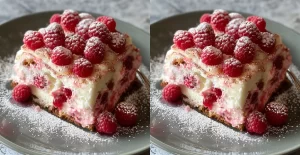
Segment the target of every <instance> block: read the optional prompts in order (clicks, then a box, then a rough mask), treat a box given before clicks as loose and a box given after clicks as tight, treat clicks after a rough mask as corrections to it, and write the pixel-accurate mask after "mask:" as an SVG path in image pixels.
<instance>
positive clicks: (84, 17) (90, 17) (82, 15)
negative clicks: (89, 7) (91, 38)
mask: <svg viewBox="0 0 300 155" xmlns="http://www.w3.org/2000/svg"><path fill="white" fill-rule="evenodd" d="M79 17H80V18H81V20H84V19H92V20H95V18H94V17H93V16H92V15H91V14H88V13H84V12H83V13H80V14H79Z"/></svg>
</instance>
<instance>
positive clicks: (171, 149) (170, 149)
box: [150, 10, 300, 155]
mask: <svg viewBox="0 0 300 155" xmlns="http://www.w3.org/2000/svg"><path fill="white" fill-rule="evenodd" d="M213 11H214V10H195V11H189V12H184V13H179V14H175V15H172V16H168V17H165V18H162V19H160V20H157V21H155V22H153V23H151V24H150V32H151V27H152V26H156V25H157V24H161V23H163V22H166V21H167V20H170V19H172V18H177V17H178V16H187V15H189V14H195V13H199V14H204V13H207V12H213ZM226 11H228V12H236V13H240V14H244V15H247V16H251V15H254V14H251V13H247V12H242V11H234V10H226ZM261 17H263V18H265V19H267V20H269V21H272V22H274V23H276V24H278V25H280V26H282V27H284V28H285V29H289V30H291V31H293V32H294V33H295V34H296V35H298V36H299V38H300V32H297V31H296V30H294V29H292V28H289V27H287V26H285V25H283V24H281V23H279V22H277V21H274V20H271V19H269V18H266V17H264V16H261ZM199 18H200V16H199ZM150 49H151V44H150ZM150 59H152V58H151V55H150ZM297 67H298V66H297ZM150 74H151V71H150ZM150 104H151V102H150ZM150 115H151V111H150ZM150 119H151V117H150ZM150 122H151V120H150ZM150 128H151V127H150ZM299 134H300V133H299ZM150 144H154V145H155V146H157V147H158V148H161V149H164V150H166V151H168V152H172V153H180V154H186V155H188V154H199V153H204V152H191V151H188V150H183V149H178V148H175V147H173V146H170V145H169V144H166V143H164V142H162V141H160V140H158V139H157V138H155V137H154V136H152V134H151V132H150ZM160 144H161V145H160ZM163 146H164V147H163ZM299 148H300V143H299V144H298V145H295V146H294V147H290V148H288V149H286V150H282V151H281V152H275V154H286V153H291V152H293V151H296V150H297V149H299ZM174 151H175V152H174ZM219 153H224V152H219Z"/></svg>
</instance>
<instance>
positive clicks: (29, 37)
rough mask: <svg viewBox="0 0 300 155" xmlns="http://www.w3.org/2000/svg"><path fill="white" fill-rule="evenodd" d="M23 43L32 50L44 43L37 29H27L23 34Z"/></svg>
mask: <svg viewBox="0 0 300 155" xmlns="http://www.w3.org/2000/svg"><path fill="white" fill-rule="evenodd" d="M23 43H24V44H25V45H26V46H27V47H28V48H30V49H32V50H36V49H38V48H41V47H43V46H44V45H45V44H44V41H43V36H42V34H41V33H39V32H38V31H27V32H26V33H25V34H24V38H23Z"/></svg>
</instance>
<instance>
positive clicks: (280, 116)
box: [265, 102, 288, 126]
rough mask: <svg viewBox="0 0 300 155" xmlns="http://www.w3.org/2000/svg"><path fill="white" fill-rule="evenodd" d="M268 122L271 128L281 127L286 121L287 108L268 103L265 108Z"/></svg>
mask: <svg viewBox="0 0 300 155" xmlns="http://www.w3.org/2000/svg"><path fill="white" fill-rule="evenodd" d="M265 114H266V118H267V120H268V122H269V123H270V124H271V125H273V126H282V125H284V124H285V123H286V122H287V120H288V107H287V106H286V105H285V104H282V103H279V102H270V103H268V104H267V105H266V107H265Z"/></svg>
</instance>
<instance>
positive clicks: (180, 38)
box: [173, 30, 195, 50]
mask: <svg viewBox="0 0 300 155" xmlns="http://www.w3.org/2000/svg"><path fill="white" fill-rule="evenodd" d="M173 43H174V44H175V45H176V46H177V47H178V48H180V49H182V50H185V49H187V48H190V47H193V46H194V45H195V44H194V42H193V36H192V34H191V33H189V32H188V31H183V30H178V31H176V32H175V34H174V37H173Z"/></svg>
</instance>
